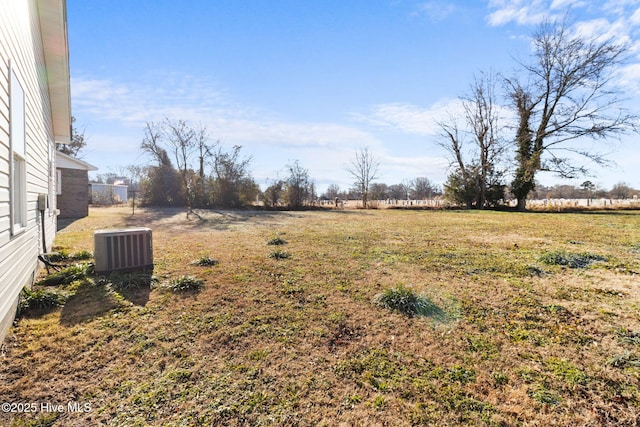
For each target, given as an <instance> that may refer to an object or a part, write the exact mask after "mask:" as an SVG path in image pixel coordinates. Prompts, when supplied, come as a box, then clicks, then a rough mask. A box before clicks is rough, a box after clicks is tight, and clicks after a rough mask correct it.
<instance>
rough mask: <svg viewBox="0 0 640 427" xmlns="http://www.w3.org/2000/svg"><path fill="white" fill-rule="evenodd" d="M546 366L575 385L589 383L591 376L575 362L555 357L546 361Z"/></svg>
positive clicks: (569, 383) (570, 384)
mask: <svg viewBox="0 0 640 427" xmlns="http://www.w3.org/2000/svg"><path fill="white" fill-rule="evenodd" d="M545 366H546V367H547V369H550V370H551V371H552V372H553V375H554V376H555V377H556V378H558V379H560V380H562V381H564V382H565V383H567V384H568V385H569V386H571V387H574V386H577V385H587V383H588V382H589V376H588V375H587V374H585V373H584V372H583V371H581V370H580V369H578V368H577V367H576V366H575V365H574V364H573V363H571V362H569V361H567V360H565V359H559V358H555V357H551V358H549V359H548V360H546V361H545Z"/></svg>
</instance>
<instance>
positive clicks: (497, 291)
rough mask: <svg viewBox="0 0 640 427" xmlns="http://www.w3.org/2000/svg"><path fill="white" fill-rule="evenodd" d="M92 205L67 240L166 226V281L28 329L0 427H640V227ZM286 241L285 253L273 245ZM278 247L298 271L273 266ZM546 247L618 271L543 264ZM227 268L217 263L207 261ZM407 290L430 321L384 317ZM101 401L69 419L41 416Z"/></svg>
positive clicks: (0, 362)
mask: <svg viewBox="0 0 640 427" xmlns="http://www.w3.org/2000/svg"><path fill="white" fill-rule="evenodd" d="M129 214H130V211H129V210H126V209H112V208H101V209H92V211H91V215H90V217H89V218H86V219H82V220H80V221H77V222H75V223H73V224H71V225H69V226H68V227H66V228H65V229H64V230H63V231H61V232H60V234H59V235H58V237H57V240H56V244H57V245H59V246H62V247H64V248H65V249H66V250H68V251H69V252H75V251H80V250H92V249H93V248H92V245H93V243H92V231H93V230H95V229H99V228H114V227H128V226H149V227H151V228H152V229H153V239H154V253H155V265H156V267H155V271H154V273H155V275H156V276H157V277H158V280H159V282H160V283H162V282H164V281H167V280H169V279H172V278H177V277H180V276H183V275H190V276H193V277H197V278H200V279H203V280H204V281H205V287H204V289H203V290H201V291H200V292H188V293H182V294H180V293H174V292H169V291H166V290H163V289H162V288H161V287H158V288H153V289H148V288H145V287H141V288H135V287H133V288H132V289H128V290H126V292H125V291H123V292H115V291H114V290H112V289H110V288H108V287H107V288H105V287H104V286H100V285H99V284H96V283H95V282H93V281H92V280H89V281H87V283H84V284H83V285H82V286H78V285H77V284H76V287H78V289H80V291H82V292H80V291H78V293H77V294H76V296H74V297H72V298H71V299H70V300H69V302H67V304H66V305H65V306H64V307H63V308H61V309H58V310H56V311H53V312H50V313H48V314H44V315H41V316H36V317H27V318H22V319H20V320H19V321H18V323H17V326H16V327H15V328H14V329H13V331H12V333H11V334H10V335H9V336H8V337H7V339H6V340H5V342H4V345H3V348H2V357H1V358H0V402H25V403H27V402H34V403H37V405H38V410H37V411H36V412H35V413H29V414H10V413H0V424H2V425H16V426H19V425H56V426H57V425H60V426H72V425H82V426H84V425H100V424H106V425H117V426H146V425H154V426H155V425H169V426H183V425H185V426H186V425H188V426H192V425H194V426H195V425H287V426H288V425H300V426H306V425H327V426H334V425H345V426H352V425H354V426H358V425H361V426H376V425H380V426H403V425H447V426H448V425H527V426H533V425H541V426H542V425H544V426H566V425H576V426H582V425H594V426H595V425H628V426H632V425H637V423H638V420H639V416H640V389H639V388H638V387H639V378H640V325H639V323H638V321H639V320H640V304H639V303H638V301H639V299H638V297H639V296H640V295H639V290H638V277H639V276H638V274H639V273H640V214H638V213H635V212H607V213H601V214H598V213H588V214H587V213H584V214H543V213H528V214H518V213H505V212H463V211H461V212H438V211H434V212H432V211H397V210H375V211H363V210H357V211H355V210H343V211H328V212H321V211H314V212H199V214H200V218H192V219H191V220H187V219H186V215H185V213H184V212H183V211H178V210H174V211H171V210H163V211H157V210H151V209H148V210H142V211H140V212H139V213H136V215H135V216H134V217H130V216H129ZM275 237H280V238H282V239H283V240H285V241H286V242H287V244H286V245H282V246H271V245H268V244H267V242H268V241H269V240H271V239H273V238H275ZM276 250H282V251H286V252H287V253H288V254H289V255H290V257H289V258H286V259H277V258H272V257H270V254H272V253H273V252H274V251H276ZM551 251H566V252H568V253H573V254H581V253H590V254H595V255H598V256H601V257H604V258H606V261H602V262H596V263H594V264H592V265H590V266H589V267H587V268H584V269H569V268H566V267H561V266H556V265H547V264H544V263H543V262H542V261H541V256H542V255H544V254H545V253H549V252H551ZM201 257H212V258H215V260H217V261H218V263H217V264H216V265H213V266H205V267H200V266H197V265H193V264H192V261H193V260H196V259H198V258H201ZM398 284H403V285H405V286H408V287H410V288H411V289H413V290H414V291H415V292H417V293H420V294H422V295H423V296H425V297H428V298H429V299H430V300H431V301H432V302H434V303H435V304H436V305H437V307H438V308H439V310H440V312H439V313H440V315H438V316H434V317H427V318H425V317H406V316H402V315H401V314H398V313H395V312H393V311H389V310H386V309H383V308H380V307H377V306H376V305H374V304H373V303H372V300H373V298H374V296H375V295H376V294H378V293H380V292H382V291H384V290H385V289H388V288H391V287H394V286H396V285H398ZM46 402H50V403H54V404H62V405H64V406H65V409H66V405H67V402H78V403H82V404H84V403H87V404H89V406H90V410H89V411H88V412H85V413H72V412H69V411H67V410H65V411H64V412H63V413H60V414H56V413H51V412H46V411H42V410H40V409H41V408H40V405H41V404H42V403H46Z"/></svg>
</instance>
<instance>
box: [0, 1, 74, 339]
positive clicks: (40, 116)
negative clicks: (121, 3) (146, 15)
mask: <svg viewBox="0 0 640 427" xmlns="http://www.w3.org/2000/svg"><path fill="white" fill-rule="evenodd" d="M41 3H42V0H20V1H15V0H0V342H1V341H2V339H3V338H4V336H5V334H6V332H7V330H8V328H9V327H10V326H11V323H12V321H13V318H14V315H15V308H16V305H17V302H18V298H19V295H20V291H21V290H22V288H23V287H24V286H29V285H30V284H32V283H33V280H34V278H35V275H36V273H37V271H38V270H39V268H40V267H39V264H38V260H37V256H38V254H39V253H40V252H41V251H42V246H43V237H45V242H46V246H47V247H50V246H51V244H52V243H53V239H54V237H55V230H56V216H55V185H54V179H55V178H54V177H55V142H54V141H55V136H54V130H53V115H52V109H51V105H52V104H51V102H50V97H49V94H50V91H49V86H48V85H49V83H48V78H50V77H51V76H48V75H47V69H46V66H45V50H44V45H43V41H42V40H43V35H42V31H41V20H40V14H39V13H40V10H39V6H41ZM60 4H61V5H62V7H63V8H64V2H62V3H58V4H56V6H55V7H58V6H60ZM54 10H55V9H54ZM65 34H66V31H65ZM65 37H66V35H65ZM12 74H13V75H15V77H16V78H17V80H18V81H19V83H20V86H21V87H22V90H23V93H24V104H23V105H24V141H25V144H24V166H25V174H24V175H25V177H26V179H25V183H26V185H25V188H24V198H25V199H26V203H25V208H26V209H25V210H24V213H25V220H24V227H21V228H20V229H19V230H18V231H16V230H15V227H14V228H13V229H12V224H11V223H12V222H13V220H12V216H11V212H12V210H11V209H12V203H13V201H12V188H11V186H12V182H13V181H12V179H11V176H12V175H11V173H12V172H11V171H12V167H13V166H12V159H13V157H12V149H11V141H12V139H11V132H12V131H14V130H15V129H14V130H12V124H11V111H10V110H11V108H10V106H11V105H12V104H11V95H12V93H11V87H12V86H11V80H12V77H11V75H12ZM14 122H15V120H14ZM15 127H16V126H13V128H15ZM39 194H47V195H48V200H49V206H48V207H47V208H46V209H45V211H44V227H45V236H42V231H41V230H42V219H41V218H42V217H41V214H40V211H39V210H38V195H39ZM14 198H15V197H14Z"/></svg>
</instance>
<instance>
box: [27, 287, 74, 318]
mask: <svg viewBox="0 0 640 427" xmlns="http://www.w3.org/2000/svg"><path fill="white" fill-rule="evenodd" d="M66 300H67V296H66V295H62V294H60V293H59V292H56V291H53V290H50V289H27V288H24V289H22V293H21V294H20V303H19V305H18V314H19V315H20V316H26V315H30V314H35V313H37V312H38V313H42V312H46V311H49V310H52V309H54V308H57V307H60V306H62V305H64V303H65V301H66Z"/></svg>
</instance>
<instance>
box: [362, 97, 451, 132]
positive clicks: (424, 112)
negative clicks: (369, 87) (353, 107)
mask: <svg viewBox="0 0 640 427" xmlns="http://www.w3.org/2000/svg"><path fill="white" fill-rule="evenodd" d="M461 108H462V107H461V103H460V101H459V100H458V99H447V100H442V101H439V102H436V103H435V104H433V105H432V106H430V107H428V108H424V107H419V106H417V105H413V104H405V103H391V104H380V105H375V106H373V108H372V110H371V112H370V113H369V114H366V115H364V114H353V118H354V119H355V120H357V121H360V122H363V123H368V124H370V125H373V126H377V127H386V128H390V129H395V130H399V131H402V132H406V133H409V134H416V135H436V134H437V133H438V132H439V131H438V122H441V121H443V120H446V119H447V118H448V117H449V116H450V115H451V114H456V113H460V111H461Z"/></svg>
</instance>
